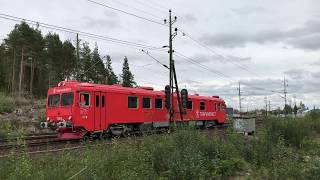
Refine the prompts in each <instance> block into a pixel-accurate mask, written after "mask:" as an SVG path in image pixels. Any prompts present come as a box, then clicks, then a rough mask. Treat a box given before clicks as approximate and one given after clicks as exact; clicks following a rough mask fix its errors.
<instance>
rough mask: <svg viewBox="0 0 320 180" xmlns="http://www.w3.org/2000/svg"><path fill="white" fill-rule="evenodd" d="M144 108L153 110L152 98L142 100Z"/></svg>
mask: <svg viewBox="0 0 320 180" xmlns="http://www.w3.org/2000/svg"><path fill="white" fill-rule="evenodd" d="M142 108H144V109H151V98H142Z"/></svg>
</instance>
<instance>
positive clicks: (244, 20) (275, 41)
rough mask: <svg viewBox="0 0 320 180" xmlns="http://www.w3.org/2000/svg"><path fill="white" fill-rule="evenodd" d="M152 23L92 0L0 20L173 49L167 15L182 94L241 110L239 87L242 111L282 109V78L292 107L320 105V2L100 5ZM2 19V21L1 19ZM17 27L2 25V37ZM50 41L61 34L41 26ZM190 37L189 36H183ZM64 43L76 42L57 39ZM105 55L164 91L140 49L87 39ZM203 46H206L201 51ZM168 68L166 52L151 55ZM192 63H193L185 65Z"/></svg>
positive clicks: (167, 0) (24, 5)
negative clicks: (218, 98)
mask: <svg viewBox="0 0 320 180" xmlns="http://www.w3.org/2000/svg"><path fill="white" fill-rule="evenodd" d="M94 1H96V2H99V3H102V4H104V5H106V6H109V7H113V8H117V9H120V10H123V11H126V12H129V13H132V14H135V15H138V16H140V17H144V18H147V19H150V20H152V21H156V22H158V23H160V24H156V23H153V22H149V21H146V20H143V19H140V18H137V17H134V16H131V15H128V14H125V13H122V12H119V11H115V10H113V9H110V8H106V7H103V6H100V5H97V4H94V3H92V2H89V1H87V0H55V1H48V0H47V1H44V0H28V1H26V0H25V1H23V0H0V4H1V6H0V14H7V15H12V16H17V17H21V18H25V19H30V20H35V21H37V22H42V23H48V24H51V25H58V26H62V27H66V28H71V29H75V30H79V31H83V32H87V33H93V34H96V35H102V36H107V37H112V38H117V39H121V40H126V41H131V42H136V43H140V44H146V45H150V46H154V47H162V46H164V45H168V28H167V27H166V26H163V25H161V23H163V19H165V18H168V9H169V8H171V9H172V12H173V16H177V22H176V23H175V24H174V27H177V28H178V29H179V31H178V34H177V36H176V37H175V38H174V42H173V43H174V50H175V54H174V59H175V63H176V69H177V76H178V80H179V85H180V87H184V88H187V89H188V90H189V93H191V94H193V93H199V94H204V95H220V96H221V97H223V98H224V99H225V100H226V101H227V104H228V105H229V106H233V107H235V108H238V96H237V94H238V91H237V86H238V82H240V83H241V89H242V94H243V99H242V101H243V107H244V108H243V110H244V111H245V110H247V109H249V110H250V109H255V108H261V107H263V106H264V101H265V98H266V97H267V98H268V100H270V101H271V108H272V109H275V108H277V107H283V103H284V100H283V98H282V97H283V93H282V94H281V93H280V92H281V91H282V92H283V78H284V76H285V77H286V78H287V80H288V93H289V94H288V101H289V102H291V103H292V104H293V103H294V99H296V101H297V102H299V101H303V102H304V103H305V104H306V105H307V106H309V107H313V105H316V106H317V107H319V106H320V93H319V92H320V81H319V79H320V54H319V52H320V1H318V0H303V1H302V0H281V1H279V0H269V1H262V0H241V1H239V0H223V1H222V0H198V1H195V0H190V1H183V0H162V1H156V0H126V1H124V0H122V1H121V0H94ZM1 16H2V17H3V15H0V17H1ZM15 23H16V22H12V21H8V20H5V19H2V18H0V27H1V28H0V38H1V39H3V38H5V36H6V35H7V34H8V33H9V32H10V30H11V29H12V28H13V26H14V24H15ZM40 29H41V31H42V32H43V34H46V33H47V32H49V31H51V32H57V31H54V30H52V29H51V30H50V29H45V28H43V27H40ZM182 32H184V33H185V35H184V34H183V33H182ZM57 33H59V34H60V36H61V38H62V39H70V40H72V41H74V40H75V37H76V35H75V34H72V33H66V32H57ZM80 39H81V40H82V41H88V42H89V43H90V45H91V46H92V47H93V46H94V44H95V43H97V44H98V46H99V50H100V54H101V55H102V56H104V55H106V54H109V55H110V56H111V57H112V60H113V67H114V69H115V71H116V73H117V74H120V73H121V64H122V60H123V57H124V56H127V57H128V59H129V63H130V68H131V70H132V71H133V73H134V75H135V80H136V81H137V82H138V84H139V85H142V86H153V87H155V88H156V89H163V88H164V85H166V84H167V83H168V72H167V70H166V69H165V68H163V67H162V66H161V65H160V64H158V63H157V62H156V61H154V60H153V59H151V58H150V57H148V56H147V55H146V54H144V53H143V52H142V51H141V48H139V47H132V46H126V45H123V44H118V43H114V42H110V41H105V40H101V39H95V38H89V37H85V36H80ZM201 45H202V46H201ZM145 50H148V52H149V54H150V55H152V56H153V57H155V58H156V59H158V60H159V61H160V62H162V63H164V64H168V53H167V50H166V49H145ZM186 57H187V58H186Z"/></svg>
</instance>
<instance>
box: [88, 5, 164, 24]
mask: <svg viewBox="0 0 320 180" xmlns="http://www.w3.org/2000/svg"><path fill="white" fill-rule="evenodd" d="M87 1H88V2H90V3H93V4H96V5H99V6H103V7H105V8H109V9H112V10H114V11H118V12H121V13H124V14H127V15H130V16H134V17H136V18H139V19H143V20H145V21H149V22H152V23H155V24H159V25H161V26H167V25H165V24H163V23H161V22H158V21H156V20H153V19H149V18H146V17H143V16H139V15H137V14H134V13H131V12H128V11H125V10H122V9H118V8H115V7H112V6H109V5H107V4H103V3H100V2H97V1H93V0H87Z"/></svg>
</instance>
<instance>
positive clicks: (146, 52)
mask: <svg viewBox="0 0 320 180" xmlns="http://www.w3.org/2000/svg"><path fill="white" fill-rule="evenodd" d="M141 51H142V52H144V53H145V54H146V55H147V56H149V57H150V58H151V59H153V60H155V61H156V62H157V63H159V64H161V65H162V66H163V67H165V68H167V69H169V67H168V66H167V65H165V64H163V63H162V62H160V61H159V60H158V59H156V58H155V57H153V56H152V55H151V54H150V53H149V52H148V51H145V50H143V49H142V50H141Z"/></svg>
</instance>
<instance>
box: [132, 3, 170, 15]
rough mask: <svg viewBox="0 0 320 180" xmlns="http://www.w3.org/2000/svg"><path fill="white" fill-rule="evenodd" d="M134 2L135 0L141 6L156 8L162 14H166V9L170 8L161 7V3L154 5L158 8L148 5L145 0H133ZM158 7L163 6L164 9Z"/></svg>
mask: <svg viewBox="0 0 320 180" xmlns="http://www.w3.org/2000/svg"><path fill="white" fill-rule="evenodd" d="M135 2H137V3H138V4H141V5H142V6H145V7H149V8H152V9H154V10H157V11H158V12H161V13H163V14H167V11H168V9H170V8H165V7H162V6H161V5H156V7H159V9H158V8H155V7H154V6H152V5H149V4H147V3H146V2H143V1H140V0H135ZM148 3H150V4H152V2H150V1H149V2H148ZM153 4H155V3H153ZM160 8H163V9H164V10H166V11H164V10H163V9H160Z"/></svg>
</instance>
